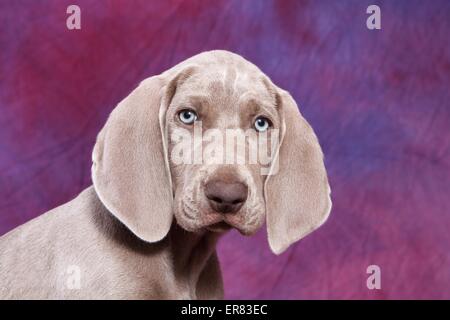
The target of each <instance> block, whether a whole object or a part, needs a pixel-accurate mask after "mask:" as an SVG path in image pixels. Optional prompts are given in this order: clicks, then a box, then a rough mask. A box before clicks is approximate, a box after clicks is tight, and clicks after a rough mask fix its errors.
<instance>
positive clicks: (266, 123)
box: [255, 117, 271, 132]
mask: <svg viewBox="0 0 450 320" xmlns="http://www.w3.org/2000/svg"><path fill="white" fill-rule="evenodd" d="M270 126H271V123H270V120H269V119H267V118H265V117H258V118H256V120H255V129H256V131H259V132H263V131H266V130H267V129H269V127H270Z"/></svg>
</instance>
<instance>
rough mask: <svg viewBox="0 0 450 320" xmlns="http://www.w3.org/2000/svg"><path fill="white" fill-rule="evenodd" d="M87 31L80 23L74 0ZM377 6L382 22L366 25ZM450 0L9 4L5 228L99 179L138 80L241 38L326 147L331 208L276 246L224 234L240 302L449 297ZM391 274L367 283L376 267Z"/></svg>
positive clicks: (0, 208)
mask: <svg viewBox="0 0 450 320" xmlns="http://www.w3.org/2000/svg"><path fill="white" fill-rule="evenodd" d="M72 3H76V4H78V5H79V6H80V7H81V10H82V30H78V31H69V30H67V29H66V26H65V25H66V21H65V20H66V17H67V15H66V8H67V6H68V5H69V4H72ZM369 4H378V5H379V6H380V7H381V10H382V30H376V31H370V30H368V29H367V28H366V18H367V17H368V15H367V14H366V12H365V11H366V8H367V6H368V5H369ZM449 31H450V2H449V1H445V0H444V1H437V0H434V1H375V0H370V1H356V0H355V1H240V0H239V1H202V2H196V1H161V2H154V3H151V2H150V1H79V0H77V1H42V2H41V1H16V0H14V1H4V0H2V1H1V2H0V148H1V149H0V194H1V197H0V234H4V233H5V232H7V231H9V230H11V229H12V228H14V227H16V226H18V225H20V224H22V223H24V222H26V221H28V220H30V219H31V218H33V217H36V216H38V215H39V214H41V213H43V212H45V211H47V210H49V209H51V208H53V207H55V206H57V205H60V204H62V203H64V202H66V201H68V200H70V199H72V198H73V197H75V196H76V195H77V194H78V193H79V192H80V191H81V190H82V189H84V188H85V187H87V186H88V185H90V184H91V180H90V165H91V159H90V153H91V149H92V147H93V145H94V141H95V136H96V134H97V133H98V131H99V130H100V128H101V127H102V126H103V124H104V123H105V120H106V118H107V115H108V114H109V113H110V111H111V110H112V109H113V108H114V106H115V105H116V104H117V103H118V102H119V101H120V100H121V99H122V98H124V97H125V96H126V95H127V94H128V93H129V92H130V90H132V89H133V88H134V87H135V86H136V85H137V83H138V82H139V81H140V80H142V79H144V78H146V77H148V76H150V75H154V74H158V73H160V72H162V71H164V70H165V69H167V68H169V67H171V66H173V65H174V64H176V63H177V62H179V61H181V60H183V59H185V58H187V57H190V56H192V55H194V54H196V53H199V52H201V51H205V50H210V49H228V50H231V51H234V52H236V53H239V54H241V55H243V56H244V57H246V58H247V59H249V60H250V61H252V62H254V63H255V64H256V65H258V66H259V67H260V68H261V69H262V70H263V71H265V72H266V73H267V74H268V75H269V76H270V77H271V78H272V80H273V81H274V82H275V83H277V84H278V85H279V86H281V87H283V88H285V89H287V90H289V91H290V92H291V93H292V94H293V96H294V97H295V99H296V100H297V102H298V103H299V105H300V106H301V110H302V112H303V114H304V115H305V117H306V118H307V119H308V121H309V122H310V123H311V125H312V126H313V127H314V129H315V131H316V133H317V135H318V137H319V140H320V142H321V145H322V147H323V151H324V153H325V157H326V166H327V168H328V173H329V179H330V184H331V189H332V198H333V210H332V214H331V216H330V219H329V220H328V222H327V223H326V224H325V225H324V226H323V227H322V228H321V229H319V230H318V231H317V232H315V233H313V234H312V235H310V236H308V237H307V238H305V239H304V240H302V241H300V242H298V243H297V244H295V245H294V246H292V247H291V248H290V249H289V250H288V251H287V252H286V253H284V254H283V255H281V256H278V257H277V256H274V255H273V254H272V253H271V252H270V251H269V247H268V244H267V240H266V234H265V230H262V231H261V232H260V233H259V234H257V235H256V236H254V237H252V238H244V237H241V236H240V235H238V234H237V233H235V232H232V233H230V234H228V235H227V236H226V237H225V238H224V239H222V241H221V243H220V245H219V252H220V258H221V261H222V268H223V273H224V280H225V290H226V297H227V298H288V299H304V298H319V299H327V298H338V299H342V298H352V299H355V298H359V299H372V298H384V299H386V298H447V299H448V298H450V286H449V285H450V215H449V214H450V212H449V211H450V210H449V204H450V200H449V191H450V170H449V166H450V161H449V159H450V157H449V146H450V134H449V133H450V130H449V127H450V107H449V103H450V102H449V101H450V94H449V92H450V44H449V38H450V37H449ZM370 264H377V265H379V266H380V267H381V270H382V290H379V291H377V290H374V291H371V290H368V289H367V287H366V278H367V274H366V268H367V266H368V265H370Z"/></svg>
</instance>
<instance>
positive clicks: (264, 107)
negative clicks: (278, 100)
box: [241, 96, 277, 117]
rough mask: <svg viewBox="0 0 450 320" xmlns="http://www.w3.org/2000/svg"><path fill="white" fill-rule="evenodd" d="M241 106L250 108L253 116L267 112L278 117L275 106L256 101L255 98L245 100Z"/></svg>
mask: <svg viewBox="0 0 450 320" xmlns="http://www.w3.org/2000/svg"><path fill="white" fill-rule="evenodd" d="M241 104H242V105H245V106H247V107H248V108H250V109H251V113H252V114H253V115H256V114H258V113H260V112H261V111H265V112H267V113H268V114H269V115H270V116H272V117H276V115H277V110H276V108H275V106H273V105H272V104H270V103H267V102H263V101H261V100H260V99H256V98H255V97H253V96H251V97H248V98H245V99H243V101H242V102H241Z"/></svg>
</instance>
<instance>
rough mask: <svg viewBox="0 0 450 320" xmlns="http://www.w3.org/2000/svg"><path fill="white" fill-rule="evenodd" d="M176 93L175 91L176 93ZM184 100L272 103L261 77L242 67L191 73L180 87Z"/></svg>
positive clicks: (218, 68) (212, 68) (270, 94)
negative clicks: (192, 98)
mask: <svg viewBox="0 0 450 320" xmlns="http://www.w3.org/2000/svg"><path fill="white" fill-rule="evenodd" d="M177 91H178V90H177ZM179 91H180V94H181V95H183V96H186V97H187V96H203V97H206V98H209V99H210V100H215V101H222V102H228V103H233V104H236V103H241V102H245V101H248V100H256V101H261V102H263V101H264V102H266V103H270V102H272V100H274V97H273V94H272V93H271V92H270V90H269V88H268V86H267V83H265V82H264V77H263V75H262V73H260V72H255V71H254V70H248V69H246V68H243V67H242V66H222V67H211V68H208V69H203V70H200V71H196V72H194V73H193V74H192V75H190V76H189V77H188V78H187V79H186V80H185V81H184V82H183V83H182V84H181V85H180V87H179Z"/></svg>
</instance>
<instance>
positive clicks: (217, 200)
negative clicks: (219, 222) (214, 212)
mask: <svg viewBox="0 0 450 320" xmlns="http://www.w3.org/2000/svg"><path fill="white" fill-rule="evenodd" d="M208 199H209V200H212V201H214V202H217V203H222V202H223V201H222V199H220V198H219V197H211V198H208Z"/></svg>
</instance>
